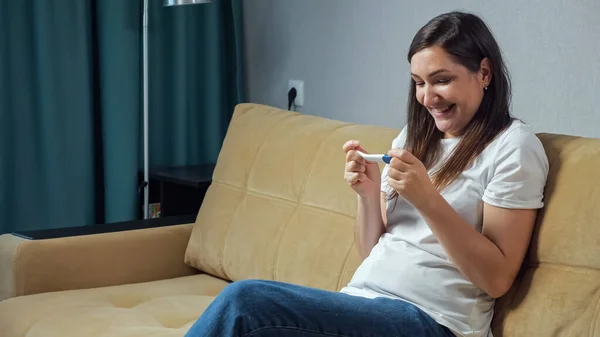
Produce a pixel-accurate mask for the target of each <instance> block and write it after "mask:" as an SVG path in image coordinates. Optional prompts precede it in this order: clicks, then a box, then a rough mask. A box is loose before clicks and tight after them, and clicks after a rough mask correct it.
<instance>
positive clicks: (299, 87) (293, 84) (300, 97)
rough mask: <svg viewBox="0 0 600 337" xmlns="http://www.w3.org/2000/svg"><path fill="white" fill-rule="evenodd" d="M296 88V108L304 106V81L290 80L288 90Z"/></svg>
mask: <svg viewBox="0 0 600 337" xmlns="http://www.w3.org/2000/svg"><path fill="white" fill-rule="evenodd" d="M292 88H296V93H297V94H296V100H295V101H294V105H296V106H304V81H302V80H289V81H288V90H287V91H290V89H292ZM287 91H286V92H287Z"/></svg>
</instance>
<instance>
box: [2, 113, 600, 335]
mask: <svg viewBox="0 0 600 337" xmlns="http://www.w3.org/2000/svg"><path fill="white" fill-rule="evenodd" d="M398 131H399V129H390V128H382V127H375V126H365V125H354V124H349V123H343V122H340V121H334V120H328V119H324V118H320V117H314V116H309V115H302V114H298V113H293V112H288V111H283V110H278V109H275V108H271V107H267V106H261V105H253V104H242V105H239V106H238V107H237V108H236V111H235V114H234V117H233V119H232V122H231V125H230V128H229V130H228V134H227V137H226V139H225V142H224V145H223V148H222V151H221V153H220V156H219V159H218V163H217V166H216V169H215V172H214V177H213V183H212V185H211V186H210V188H209V190H208V192H207V195H206V197H205V199H204V202H203V204H202V207H201V209H200V212H199V214H198V216H197V219H196V222H195V223H194V224H184V225H178V226H167V227H160V228H152V229H143V230H134V231H127V232H117V233H108V234H98V235H88V236H75V237H68V238H60V239H48V240H24V239H21V238H18V237H15V236H12V235H3V236H1V237H0V273H1V274H0V296H2V298H4V299H5V300H4V301H2V302H0V336H2V337H25V336H27V337H38V336H44V337H49V336H61V337H70V336H78V337H79V336H86V337H95V336H103V337H109V336H110V337H112V336H115V337H116V336H118V337H125V336H127V337H133V336H182V335H184V333H185V331H186V330H187V329H188V328H189V327H190V326H191V324H192V323H193V322H194V320H195V319H196V318H197V317H198V316H199V315H200V314H201V313H202V312H203V310H205V308H206V307H207V305H208V304H209V303H210V302H211V300H212V299H213V298H214V296H215V295H217V294H218V293H219V291H220V290H221V289H222V288H223V287H225V286H226V285H227V284H228V282H230V280H234V281H235V280H241V279H247V278H262V279H273V280H279V281H284V282H292V283H297V284H302V285H309V286H314V287H319V288H324V289H329V290H338V289H339V288H340V287H341V286H343V285H344V284H346V283H347V282H348V281H349V279H350V277H351V276H352V274H353V272H354V270H355V268H356V267H357V266H358V265H359V263H360V259H359V257H358V254H357V252H356V250H355V248H354V246H353V231H352V227H353V225H354V216H355V207H356V196H355V194H354V192H352V190H351V189H350V188H349V187H348V186H347V185H346V184H345V182H344V180H343V168H344V153H343V151H342V144H343V143H344V141H346V140H348V139H360V140H361V141H362V142H363V144H364V146H365V147H366V148H367V149H369V150H370V151H373V152H375V151H377V152H384V151H387V150H388V148H389V146H390V144H391V140H392V139H393V138H394V137H395V136H396V135H397V133H398ZM539 137H540V138H541V139H542V141H543V144H544V147H545V149H546V152H547V155H548V157H549V160H550V163H551V170H550V175H549V180H548V184H547V187H546V193H545V202H546V207H545V209H544V210H543V212H542V213H540V215H539V221H538V224H537V229H536V231H535V235H534V238H533V241H532V244H531V247H530V251H529V254H528V256H527V260H526V263H525V265H524V268H523V270H522V273H521V275H520V276H519V278H518V280H517V281H516V283H515V285H514V286H513V288H512V289H511V291H510V292H509V293H508V294H507V295H506V296H504V297H503V298H501V299H500V300H499V301H498V304H497V306H496V316H495V319H494V323H493V327H494V333H495V336H515V337H516V336H527V337H535V336H540V337H542V336H543V337H547V336H586V337H599V336H600V270H599V268H600V140H598V139H584V138H577V137H571V136H563V135H552V134H540V135H539Z"/></svg>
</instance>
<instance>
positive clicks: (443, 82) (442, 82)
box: [437, 79, 450, 84]
mask: <svg viewBox="0 0 600 337" xmlns="http://www.w3.org/2000/svg"><path fill="white" fill-rule="evenodd" d="M437 82H438V83H439V84H448V83H450V80H449V79H443V80H438V81H437Z"/></svg>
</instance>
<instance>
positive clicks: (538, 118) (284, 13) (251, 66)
mask: <svg viewBox="0 0 600 337" xmlns="http://www.w3.org/2000/svg"><path fill="white" fill-rule="evenodd" d="M455 9H457V10H466V11H469V12H472V13H475V14H478V15H480V16H481V17H482V18H483V19H484V20H485V21H486V22H487V24H488V25H489V26H490V27H491V29H492V31H493V33H494V34H495V36H496V38H497V39H498V42H499V44H500V47H501V48H502V49H503V52H504V55H505V56H506V60H507V64H508V67H509V71H510V73H511V75H512V80H513V110H512V112H513V114H515V115H516V116H518V117H520V118H522V119H524V120H525V121H526V122H527V123H529V124H531V125H532V126H533V127H534V128H535V129H536V131H544V132H555V133H566V134H575V135H581V136H593V137H600V98H599V97H600V20H598V16H599V15H600V1H598V0H577V1H567V0H537V1H532V0H528V1H521V0H519V1H517V0H509V1H489V0H488V1H484V0H460V1H444V0H435V1H433V0H430V1H406V0H402V1H400V0H245V1H244V34H245V37H244V38H245V40H244V43H245V56H246V59H245V62H246V64H245V66H246V80H247V92H248V98H249V101H251V102H256V103H263V104H268V105H273V106H277V107H281V108H287V81H288V79H291V78H294V79H302V80H304V81H305V105H304V107H303V108H299V109H298V111H302V112H304V113H307V114H313V115H319V116H324V117H328V118H334V119H339V120H344V121H349V122H356V123H364V124H375V125H389V126H392V127H400V126H402V125H403V124H404V123H405V116H406V112H405V107H406V99H407V87H408V80H409V75H408V74H409V65H408V62H407V61H406V52H407V50H408V47H409V44H410V41H411V40H412V37H413V35H414V34H415V33H416V31H417V30H418V29H419V28H420V27H421V26H422V25H424V24H425V23H426V22H427V21H428V20H429V19H431V18H432V17H434V16H435V15H437V14H440V13H443V12H446V11H450V10H455Z"/></svg>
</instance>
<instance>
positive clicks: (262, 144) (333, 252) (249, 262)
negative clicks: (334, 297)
mask: <svg viewBox="0 0 600 337" xmlns="http://www.w3.org/2000/svg"><path fill="white" fill-rule="evenodd" d="M398 132H399V130H396V129H386V128H381V127H374V126H362V125H353V124H350V123H343V122H340V121H334V120H329V119H325V118H321V117H315V116H310V115H302V114H299V113H295V112H290V111H285V110H279V109H275V108H271V107H267V106H261V105H254V104H241V105H239V106H237V107H236V110H235V112H234V115H233V118H232V120H231V122H230V126H229V129H228V132H227V136H226V137H225V141H224V143H223V146H222V149H221V152H220V154H219V158H218V161H217V165H216V168H215V172H214V175H213V182H212V184H211V186H210V188H209V190H208V191H207V194H206V196H205V198H204V201H203V203H202V207H201V209H200V211H199V213H198V217H197V221H196V225H195V226H194V230H193V232H192V235H191V238H190V242H189V245H188V250H187V252H186V263H188V264H190V265H191V266H193V267H196V268H198V269H200V270H202V271H204V272H207V273H210V274H213V275H216V276H218V277H221V278H224V279H228V280H241V279H248V278H260V279H272V280H278V281H283V282H292V283H296V284H301V285H307V286H313V287H319V288H323V289H329V290H337V289H339V288H340V286H341V285H344V284H345V283H347V282H348V281H349V280H350V277H351V276H352V274H353V273H354V270H355V269H356V268H357V267H358V265H359V263H360V259H359V257H358V254H357V252H356V249H355V248H354V240H353V226H354V217H355V214H356V209H355V208H356V194H355V193H354V192H353V191H352V190H351V188H350V187H349V186H348V185H347V184H346V183H345V181H344V165H345V153H344V152H343V150H342V145H343V144H344V142H345V141H346V140H349V139H359V140H361V141H364V142H363V144H364V147H365V148H366V149H368V150H369V151H371V152H376V151H387V150H388V149H389V147H390V145H391V142H392V139H393V138H394V137H395V136H396V135H397V134H398Z"/></svg>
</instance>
